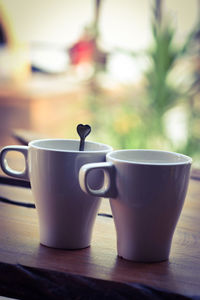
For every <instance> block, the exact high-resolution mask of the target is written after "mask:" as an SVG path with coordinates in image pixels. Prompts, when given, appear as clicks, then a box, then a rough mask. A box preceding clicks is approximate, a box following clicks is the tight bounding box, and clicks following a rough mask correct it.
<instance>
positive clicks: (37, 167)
mask: <svg viewBox="0 0 200 300" xmlns="http://www.w3.org/2000/svg"><path fill="white" fill-rule="evenodd" d="M111 150H112V148H111V147H110V146H108V145H105V144H101V143H95V142H91V141H86V142H85V148H84V151H79V141H78V140H65V139H43V140H35V141H31V142H30V143H29V145H28V146H7V147H4V148H3V149H2V151H1V154H0V163H1V167H2V169H3V171H4V172H5V173H6V174H7V175H9V176H14V177H17V178H21V179H25V180H30V183H31V189H32V193H33V197H34V199H35V204H36V209H37V213H38V220H39V231H40V243H41V244H43V245H46V246H49V247H54V248H64V249H80V248H85V247H88V246H89V245H90V243H91V237H92V230H93V225H94V222H95V218H96V215H97V212H98V208H99V205H100V202H101V198H100V197H99V198H97V197H94V196H91V195H86V194H85V193H84V192H83V191H82V190H81V189H80V186H79V181H78V174H79V169H80V167H81V166H82V165H84V164H86V163H91V162H103V161H105V157H106V154H107V153H108V152H109V151H111ZM10 151H17V152H20V153H22V154H23V155H24V158H25V168H24V170H23V171H16V170H13V169H12V168H11V167H9V165H8V163H7V158H6V155H7V154H8V153H9V152H10ZM102 180H103V174H102V172H100V171H98V170H97V172H95V173H94V174H92V176H90V178H89V179H88V181H89V182H90V184H91V186H93V188H98V186H99V184H101V183H102Z"/></svg>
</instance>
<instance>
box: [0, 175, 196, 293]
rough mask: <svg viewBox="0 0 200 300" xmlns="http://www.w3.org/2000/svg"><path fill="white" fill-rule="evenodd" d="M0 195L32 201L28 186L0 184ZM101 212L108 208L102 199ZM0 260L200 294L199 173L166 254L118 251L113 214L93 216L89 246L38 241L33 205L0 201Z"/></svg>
mask: <svg viewBox="0 0 200 300" xmlns="http://www.w3.org/2000/svg"><path fill="white" fill-rule="evenodd" d="M0 196H1V197H3V198H7V199H12V200H15V201H20V202H29V203H34V200H33V197H32V193H31V190H30V189H28V188H22V187H14V186H10V185H7V184H0ZM99 212H101V213H111V212H110V206H109V201H107V200H106V199H103V201H102V205H101V207H100V211H99ZM0 228H1V230H0V262H1V263H2V262H3V263H9V264H21V265H24V266H29V267H35V268H43V269H48V270H56V271H60V272H68V273H70V274H79V275H83V276H87V277H91V278H97V279H104V280H108V281H119V282H134V283H141V284H145V285H148V286H151V287H155V288H161V289H165V290H168V291H172V292H175V293H179V294H184V295H188V296H194V295H200V174H199V172H197V173H193V177H192V178H191V179H190V184H189V190H188V193H187V197H186V201H185V204H184V207H183V211H182V214H181V216H180V219H179V222H178V225H177V229H176V231H175V234H174V238H173V242H172V248H171V253H170V258H169V260H167V261H164V262H160V263H135V262H130V261H126V260H124V259H122V258H119V257H118V256H117V252H116V235H115V228H114V223H113V219H112V218H109V217H103V216H97V219H96V222H95V226H94V230H93V238H92V243H91V246H90V247H88V248H86V249H82V250H58V249H52V248H48V247H45V246H42V245H40V243H39V233H38V220H37V212H36V210H35V209H34V208H26V207H22V206H16V205H11V204H7V203H3V202H0Z"/></svg>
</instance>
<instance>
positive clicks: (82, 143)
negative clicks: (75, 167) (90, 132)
mask: <svg viewBox="0 0 200 300" xmlns="http://www.w3.org/2000/svg"><path fill="white" fill-rule="evenodd" d="M84 145H85V139H81V140H80V145H79V151H84Z"/></svg>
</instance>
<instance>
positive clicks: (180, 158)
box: [107, 149, 192, 165]
mask: <svg viewBox="0 0 200 300" xmlns="http://www.w3.org/2000/svg"><path fill="white" fill-rule="evenodd" d="M107 157H108V158H110V159H111V160H114V161H115V160H116V161H122V162H128V163H137V164H145V165H169V164H170V165H173V164H186V163H191V162H192V159H191V158H190V157H189V156H186V155H183V154H179V153H175V152H167V151H159V150H142V149H141V150H117V151H113V152H111V153H109V154H108V155H107Z"/></svg>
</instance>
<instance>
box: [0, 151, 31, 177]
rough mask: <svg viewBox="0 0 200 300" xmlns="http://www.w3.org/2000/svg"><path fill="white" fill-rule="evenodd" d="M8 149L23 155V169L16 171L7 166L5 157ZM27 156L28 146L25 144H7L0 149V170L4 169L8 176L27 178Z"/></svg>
mask: <svg viewBox="0 0 200 300" xmlns="http://www.w3.org/2000/svg"><path fill="white" fill-rule="evenodd" d="M10 151H16V152H20V153H22V154H23V155H24V158H25V167H24V170H23V171H16V170H14V169H12V168H10V167H9V165H8V162H7V159H6V155H7V153H8V152H10ZM27 156H28V147H27V146H7V147H4V148H3V149H2V150H1V153H0V164H1V168H2V170H3V171H4V173H6V174H7V175H9V176H12V177H17V178H22V179H25V180H29V176H28V162H27Z"/></svg>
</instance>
